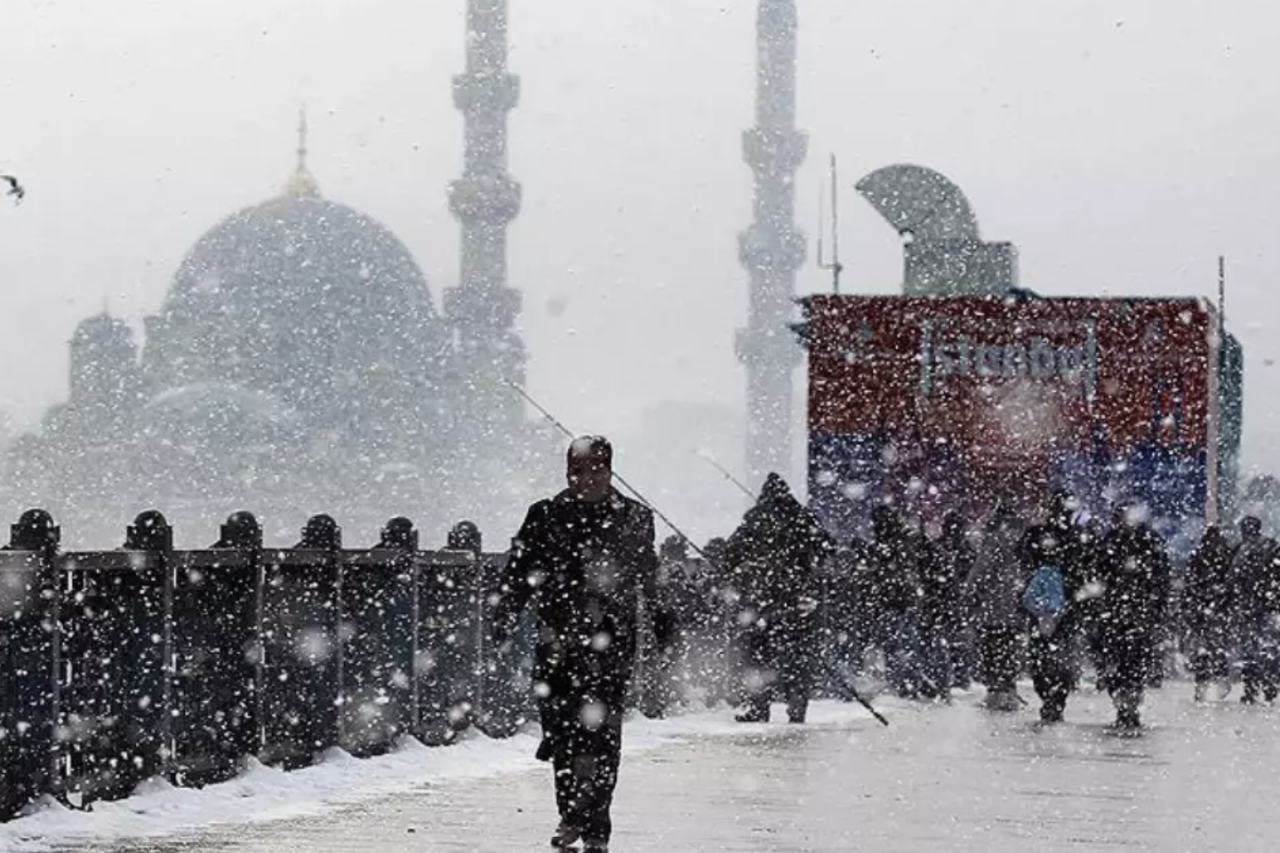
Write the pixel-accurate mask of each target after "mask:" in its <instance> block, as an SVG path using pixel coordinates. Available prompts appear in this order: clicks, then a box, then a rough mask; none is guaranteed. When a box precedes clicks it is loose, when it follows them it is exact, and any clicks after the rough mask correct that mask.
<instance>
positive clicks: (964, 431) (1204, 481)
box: [808, 295, 1218, 512]
mask: <svg viewBox="0 0 1280 853" xmlns="http://www.w3.org/2000/svg"><path fill="white" fill-rule="evenodd" d="M808 313H809V316H808V341H809V429H810V442H811V457H810V458H811V472H810V474H811V477H810V479H811V488H812V487H813V486H815V485H816V486H817V489H818V491H822V489H823V488H824V487H828V486H831V485H832V482H831V481H832V480H833V478H838V477H839V476H840V470H841V469H842V468H848V467H849V466H848V465H847V464H844V463H845V462H847V461H848V460H841V459H840V458H839V457H840V454H841V453H851V454H855V455H857V454H860V455H861V456H860V461H857V462H856V464H854V465H853V467H854V468H856V469H858V473H857V476H858V477H860V478H862V479H864V480H866V479H868V478H870V479H874V480H876V483H875V485H876V486H877V487H878V488H879V490H880V491H885V490H888V491H893V490H894V487H895V481H896V487H897V488H905V486H904V485H903V483H904V482H905V481H908V480H909V481H910V482H911V484H912V486H913V487H914V488H916V489H920V488H922V487H925V488H931V489H932V493H933V495H934V496H935V497H937V500H936V501H932V502H933V503H939V504H946V503H948V502H949V501H948V500H947V498H948V496H947V495H939V494H938V493H939V491H940V490H944V489H943V487H940V486H933V487H930V482H931V481H937V482H940V481H941V479H946V480H947V484H948V486H947V487H948V488H950V489H951V490H952V491H953V493H954V491H955V490H957V489H963V490H968V491H973V490H981V491H983V492H993V491H994V492H1001V491H1007V490H1009V489H1013V488H1018V489H1022V490H1023V491H1025V487H1028V486H1031V487H1035V486H1041V487H1043V488H1049V487H1050V486H1054V487H1057V486H1061V485H1062V483H1061V481H1062V480H1063V479H1064V478H1065V479H1068V480H1072V479H1074V480H1080V479H1081V478H1084V479H1089V480H1090V483H1089V484H1088V487H1089V488H1090V489H1092V490H1093V491H1094V492H1097V493H1098V495H1097V498H1098V499H1099V500H1103V499H1107V501H1108V502H1109V501H1110V500H1112V499H1129V498H1131V497H1132V496H1133V495H1134V494H1135V493H1145V492H1149V491H1151V489H1146V488H1145V486H1146V485H1150V484H1144V483H1141V482H1136V480H1142V479H1143V478H1146V479H1153V478H1154V479H1162V480H1163V481H1164V482H1165V483H1166V485H1168V476H1167V471H1166V470H1165V469H1167V468H1168V467H1169V466H1170V465H1174V466H1181V467H1180V468H1179V470H1180V471H1181V474H1179V476H1180V477H1182V478H1183V479H1184V480H1185V479H1186V478H1187V477H1191V478H1192V479H1195V478H1198V479H1199V481H1200V485H1199V486H1198V487H1197V488H1195V489H1194V492H1195V493H1196V494H1195V495H1194V496H1193V497H1192V498H1191V500H1192V501H1193V502H1199V505H1200V507H1201V511H1202V512H1203V509H1204V507H1205V505H1206V503H1212V500H1211V498H1212V495H1213V489H1214V483H1213V474H1212V472H1214V471H1215V469H1216V465H1215V464H1214V453H1215V447H1214V445H1215V442H1214V441H1212V440H1211V436H1213V435H1215V434H1216V426H1215V424H1214V419H1215V418H1216V403H1215V402H1214V401H1216V400H1217V389H1216V376H1217V356H1216V353H1217V348H1216V346H1215V341H1216V336H1217V331H1218V328H1217V322H1218V321H1217V317H1216V313H1215V312H1214V310H1213V309H1212V307H1211V306H1209V305H1208V304H1207V303H1205V302H1203V301H1201V300H1198V299H1109V298H1096V299H1089V298H1063V299H1058V298H1039V297H1026V298H1022V297H1019V298H1014V297H954V298H940V297H903V296H834V295H832V296H814V297H812V298H811V299H810V300H809V303H808ZM840 448H846V450H843V451H842V450H841V449H840ZM873 451H874V452H873ZM874 454H879V459H878V460H876V459H875V458H874ZM1099 460H1105V462H1099ZM877 465H878V466H879V468H880V470H879V471H874V472H873V471H870V470H869V469H871V468H875V467H876V466H877ZM1099 465H1102V467H1103V468H1105V479H1107V480H1108V481H1109V482H1107V483H1101V482H1098V481H1099V477H1100V475H1099V473H1098V469H1099ZM1130 466H1131V467H1130ZM1188 466H1190V468H1195V469H1196V470H1197V471H1198V472H1199V473H1194V472H1192V471H1191V470H1190V468H1189V467H1188ZM943 469H945V471H944V470H943ZM1157 469H1158V470H1157ZM895 471H896V472H897V474H896V476H895ZM1055 481H1058V482H1055ZM1071 485H1075V484H1071ZM1185 485H1186V484H1183V486H1179V487H1178V488H1179V489H1181V491H1182V493H1183V498H1182V499H1181V500H1182V503H1183V504H1185V503H1186V499H1187V498H1186V489H1185ZM866 487H867V484H866V483H862V484H859V485H858V486H857V487H856V488H855V489H854V490H853V492H854V493H855V494H856V493H857V492H858V491H859V490H860V489H865V488H866ZM1171 488H1172V486H1171ZM1107 490H1110V492H1109V493H1108V494H1105V495H1104V494H1102V492H1104V491H1107ZM844 491H845V493H846V498H847V496H848V494H849V493H850V490H849V489H848V488H845V489H844ZM1117 491H1119V492H1125V493H1126V494H1123V495H1118V494H1116V492H1117ZM1156 491H1158V489H1157V490H1156ZM886 497H888V496H886ZM951 497H956V496H955V495H954V494H953V495H952V496H951Z"/></svg>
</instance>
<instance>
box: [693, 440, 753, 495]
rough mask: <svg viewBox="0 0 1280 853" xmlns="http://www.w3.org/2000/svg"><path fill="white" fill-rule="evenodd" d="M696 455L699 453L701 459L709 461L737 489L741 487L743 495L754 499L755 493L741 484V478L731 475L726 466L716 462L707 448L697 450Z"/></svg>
mask: <svg viewBox="0 0 1280 853" xmlns="http://www.w3.org/2000/svg"><path fill="white" fill-rule="evenodd" d="M698 455H699V456H700V457H702V459H703V460H704V461H706V462H707V463H709V464H710V465H711V466H713V467H714V468H715V469H716V470H717V471H719V472H720V473H721V474H723V475H724V478H725V479H726V480H728V481H729V482H730V483H733V484H734V485H735V486H737V487H738V488H739V489H741V490H742V493H743V494H744V495H746V496H747V497H749V498H751V499H752V500H755V499H756V495H755V493H754V492H752V491H751V490H750V489H748V488H747V487H746V486H745V485H743V483H742V481H741V480H739V479H738V478H737V477H735V476H733V474H731V473H729V470H728V469H727V468H725V467H724V466H723V465H721V464H720V463H719V462H717V461H716V458H715V457H714V456H712V455H711V452H710V451H708V450H699V451H698Z"/></svg>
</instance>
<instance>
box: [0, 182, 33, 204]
mask: <svg viewBox="0 0 1280 853" xmlns="http://www.w3.org/2000/svg"><path fill="white" fill-rule="evenodd" d="M0 180H2V181H8V182H9V191H8V192H7V193H5V195H11V196H13V203H14V204H22V199H23V198H25V197H26V195H27V190H26V188H25V187H23V186H22V184H20V183H19V182H18V179H17V178H15V177H14V176H13V175H0Z"/></svg>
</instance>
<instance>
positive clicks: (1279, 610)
mask: <svg viewBox="0 0 1280 853" xmlns="http://www.w3.org/2000/svg"><path fill="white" fill-rule="evenodd" d="M1240 537H1241V539H1240V544H1239V545H1238V546H1236V550H1235V553H1234V554H1233V555H1232V558H1231V573H1232V576H1233V577H1232V581H1233V586H1234V588H1235V598H1236V614H1237V616H1236V618H1237V622H1238V630H1239V632H1240V640H1241V645H1242V652H1243V657H1244V672H1243V673H1242V674H1243V676H1244V679H1243V680H1244V695H1243V696H1242V697H1240V701H1242V702H1244V703H1246V704H1252V703H1254V702H1257V701H1258V693H1259V691H1261V693H1262V695H1263V697H1264V698H1265V699H1266V700H1267V701H1268V702H1272V701H1274V700H1275V699H1276V696H1277V693H1280V627H1278V626H1277V622H1280V546H1277V544H1276V540H1274V539H1272V538H1270V537H1269V536H1263V535H1262V522H1261V521H1259V520H1258V519H1256V518H1253V517H1252V516H1250V517H1248V518H1245V519H1243V520H1242V521H1241V522H1240Z"/></svg>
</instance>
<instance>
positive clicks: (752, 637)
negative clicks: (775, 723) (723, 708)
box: [743, 615, 818, 720]
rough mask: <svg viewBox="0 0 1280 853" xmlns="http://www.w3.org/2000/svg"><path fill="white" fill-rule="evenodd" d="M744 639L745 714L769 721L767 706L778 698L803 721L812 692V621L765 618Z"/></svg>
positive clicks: (797, 618)
mask: <svg viewBox="0 0 1280 853" xmlns="http://www.w3.org/2000/svg"><path fill="white" fill-rule="evenodd" d="M743 639H744V641H745V642H744V651H745V652H746V667H745V672H744V673H743V682H744V683H743V692H744V693H745V695H746V704H747V707H748V712H749V713H750V714H751V715H752V716H753V717H757V718H760V719H768V717H769V703H770V702H772V701H773V700H774V699H775V698H777V699H782V700H783V701H785V702H786V703H787V713H788V714H789V715H790V716H791V717H792V718H793V719H798V720H803V719H804V716H805V713H806V712H807V710H808V707H809V695H810V693H811V692H812V691H813V669H814V658H815V656H816V651H817V650H816V649H815V648H814V647H815V645H816V644H817V641H818V636H817V631H815V630H814V626H813V625H812V624H811V621H810V620H809V619H807V618H806V617H804V616H800V615H795V616H791V615H787V616H783V617H780V618H766V619H765V622H764V624H763V625H756V626H753V627H752V628H751V629H749V630H748V632H747V634H746V636H745V637H744V638H743Z"/></svg>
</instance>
